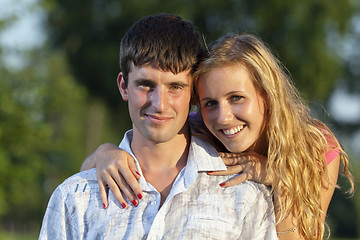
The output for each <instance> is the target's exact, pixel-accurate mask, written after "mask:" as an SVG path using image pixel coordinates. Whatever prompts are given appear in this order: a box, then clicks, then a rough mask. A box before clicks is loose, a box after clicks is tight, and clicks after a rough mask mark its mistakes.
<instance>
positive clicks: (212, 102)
mask: <svg viewBox="0 0 360 240" xmlns="http://www.w3.org/2000/svg"><path fill="white" fill-rule="evenodd" d="M215 105H216V101H207V102H206V103H205V104H204V107H214V106H215Z"/></svg>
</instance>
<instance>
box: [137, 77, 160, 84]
mask: <svg viewBox="0 0 360 240" xmlns="http://www.w3.org/2000/svg"><path fill="white" fill-rule="evenodd" d="M134 82H135V84H136V85H140V84H151V85H154V84H155V82H154V81H152V80H150V79H147V78H138V79H136V80H135V81H134Z"/></svg>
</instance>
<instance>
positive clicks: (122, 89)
mask: <svg viewBox="0 0 360 240" xmlns="http://www.w3.org/2000/svg"><path fill="white" fill-rule="evenodd" d="M116 81H117V85H118V88H119V91H120V94H121V97H122V99H123V100H124V101H128V99H129V97H128V91H127V85H126V83H125V79H124V75H123V73H122V72H120V73H119V75H118V77H117V79H116Z"/></svg>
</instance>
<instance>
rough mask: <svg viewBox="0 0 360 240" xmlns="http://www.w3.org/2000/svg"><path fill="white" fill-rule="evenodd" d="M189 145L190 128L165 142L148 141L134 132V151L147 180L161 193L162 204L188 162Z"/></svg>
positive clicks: (132, 145) (132, 144)
mask: <svg viewBox="0 0 360 240" xmlns="http://www.w3.org/2000/svg"><path fill="white" fill-rule="evenodd" d="M189 146H190V133H189V130H188V128H186V129H185V130H184V131H182V132H181V133H179V134H178V135H176V136H175V137H174V138H173V139H171V140H170V141H167V142H163V143H154V142H151V141H148V140H146V139H144V138H143V137H141V136H138V135H137V134H136V132H134V135H133V139H132V142H131V148H132V151H133V153H134V154H135V156H136V158H137V160H138V161H139V164H140V167H141V170H142V174H143V176H144V177H145V179H146V181H147V182H149V183H150V184H151V185H153V186H154V187H155V188H156V189H157V190H158V191H159V193H160V194H161V205H162V203H163V202H164V201H165V200H166V198H167V196H168V195H169V193H170V190H171V188H172V185H173V182H174V180H175V179H176V176H177V175H178V174H179V172H180V171H181V170H182V169H183V168H184V167H185V165H186V163H187V157H188V153H189Z"/></svg>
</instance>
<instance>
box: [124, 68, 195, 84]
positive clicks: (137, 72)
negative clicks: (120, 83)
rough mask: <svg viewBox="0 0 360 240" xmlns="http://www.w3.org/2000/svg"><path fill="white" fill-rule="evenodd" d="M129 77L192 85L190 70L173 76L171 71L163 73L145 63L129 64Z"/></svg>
mask: <svg viewBox="0 0 360 240" xmlns="http://www.w3.org/2000/svg"><path fill="white" fill-rule="evenodd" d="M130 75H132V76H136V78H145V79H148V80H152V79H154V80H155V79H158V78H163V79H167V80H169V81H171V80H174V81H180V82H184V83H187V84H189V85H190V84H191V83H192V75H191V73H190V70H187V71H183V72H180V73H177V74H174V73H173V72H171V71H164V70H162V69H160V68H159V67H158V66H157V65H156V64H154V63H146V64H142V65H138V66H135V65H134V64H133V63H131V65H130V71H129V76H130Z"/></svg>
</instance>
